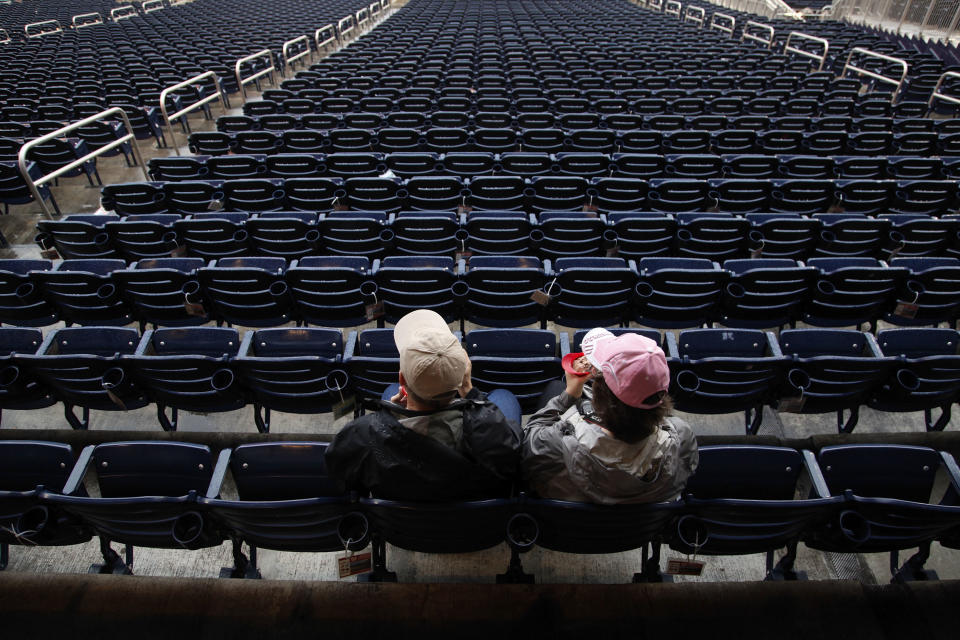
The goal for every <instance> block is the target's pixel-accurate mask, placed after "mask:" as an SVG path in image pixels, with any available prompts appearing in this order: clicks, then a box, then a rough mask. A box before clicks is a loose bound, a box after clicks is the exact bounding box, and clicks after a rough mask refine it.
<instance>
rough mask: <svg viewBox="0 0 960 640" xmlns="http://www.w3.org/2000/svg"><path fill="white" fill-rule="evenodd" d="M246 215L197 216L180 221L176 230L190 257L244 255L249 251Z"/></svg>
mask: <svg viewBox="0 0 960 640" xmlns="http://www.w3.org/2000/svg"><path fill="white" fill-rule="evenodd" d="M248 217H249V214H247V213H245V212H229V213H228V212H207V213H195V214H193V215H191V216H189V217H188V218H186V219H182V220H177V221H176V222H174V223H173V228H174V230H175V231H176V232H177V236H178V237H179V239H180V243H181V246H182V247H184V248H185V249H186V252H187V254H189V255H192V256H198V257H200V258H204V259H206V260H216V259H218V258H230V257H234V256H239V255H244V254H245V253H247V251H248V250H249V247H250V245H249V236H248V234H247V231H246V229H245V228H244V225H245V223H246V221H247V218H248Z"/></svg>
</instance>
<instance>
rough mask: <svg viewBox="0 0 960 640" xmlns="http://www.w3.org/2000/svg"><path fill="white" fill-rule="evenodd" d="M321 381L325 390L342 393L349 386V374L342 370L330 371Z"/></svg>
mask: <svg viewBox="0 0 960 640" xmlns="http://www.w3.org/2000/svg"><path fill="white" fill-rule="evenodd" d="M323 381H324V384H325V385H326V387H327V390H329V391H333V392H338V391H343V390H344V389H346V388H347V386H348V385H349V384H350V374H348V373H347V372H346V371H344V370H343V369H331V370H330V371H329V372H328V373H327V376H326V377H325V378H324V380H323Z"/></svg>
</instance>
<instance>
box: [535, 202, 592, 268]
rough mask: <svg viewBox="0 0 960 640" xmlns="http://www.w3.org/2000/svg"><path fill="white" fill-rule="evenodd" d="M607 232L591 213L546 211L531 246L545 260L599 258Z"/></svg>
mask: <svg viewBox="0 0 960 640" xmlns="http://www.w3.org/2000/svg"><path fill="white" fill-rule="evenodd" d="M606 230H607V229H606V224H605V222H604V221H603V220H602V219H601V218H598V217H597V215H596V213H594V212H592V211H545V212H543V213H541V214H540V216H539V223H538V225H537V226H536V227H535V228H534V229H533V230H532V231H531V232H530V244H531V247H532V248H533V249H534V250H535V251H536V252H537V253H538V254H539V255H540V256H541V257H542V258H545V259H554V258H560V257H573V256H597V255H601V254H602V252H603V250H604V242H605V239H604V233H605V231H606Z"/></svg>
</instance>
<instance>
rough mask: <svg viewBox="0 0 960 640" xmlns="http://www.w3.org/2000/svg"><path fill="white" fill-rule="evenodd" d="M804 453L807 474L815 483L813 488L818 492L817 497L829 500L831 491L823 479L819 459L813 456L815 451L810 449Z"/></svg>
mask: <svg viewBox="0 0 960 640" xmlns="http://www.w3.org/2000/svg"><path fill="white" fill-rule="evenodd" d="M802 453H803V464H804V466H805V467H806V468H807V474H809V476H810V480H811V482H813V488H814V490H815V491H816V492H817V497H818V498H829V497H830V489H828V488H827V481H826V479H825V478H824V477H823V472H822V471H821V470H820V465H819V464H817V457H816V456H815V455H813V451H810V450H808V449H804V450H803V451H802Z"/></svg>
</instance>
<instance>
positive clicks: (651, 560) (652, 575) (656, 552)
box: [633, 542, 673, 582]
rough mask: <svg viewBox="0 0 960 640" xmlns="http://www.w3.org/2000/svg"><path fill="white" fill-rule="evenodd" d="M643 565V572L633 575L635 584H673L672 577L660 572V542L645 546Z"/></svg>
mask: <svg viewBox="0 0 960 640" xmlns="http://www.w3.org/2000/svg"><path fill="white" fill-rule="evenodd" d="M648 553H649V557H647V555H648ZM642 564H643V570H642V571H641V572H640V573H635V574H633V582H673V577H672V576H665V575H663V573H661V572H660V542H651V543H648V544H645V545H643V561H642Z"/></svg>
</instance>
